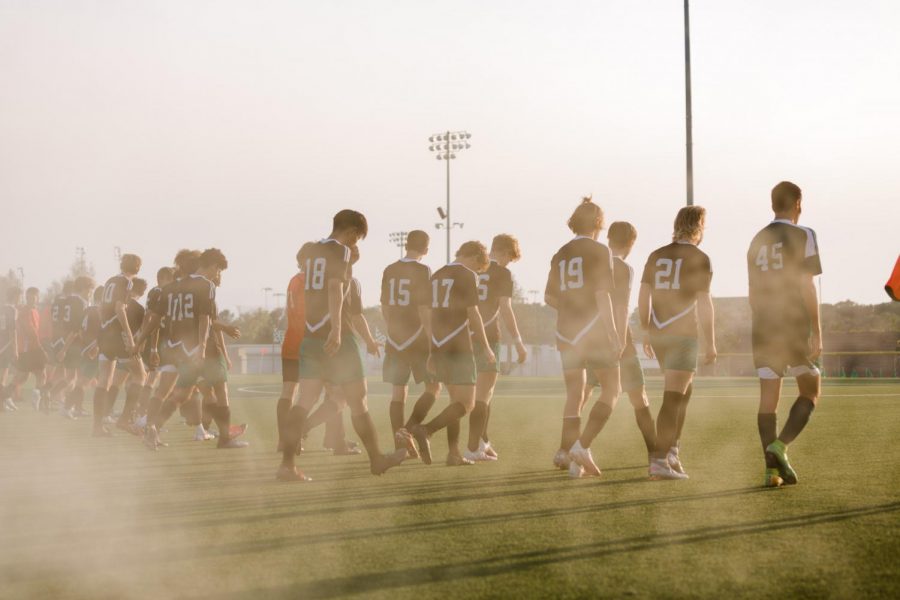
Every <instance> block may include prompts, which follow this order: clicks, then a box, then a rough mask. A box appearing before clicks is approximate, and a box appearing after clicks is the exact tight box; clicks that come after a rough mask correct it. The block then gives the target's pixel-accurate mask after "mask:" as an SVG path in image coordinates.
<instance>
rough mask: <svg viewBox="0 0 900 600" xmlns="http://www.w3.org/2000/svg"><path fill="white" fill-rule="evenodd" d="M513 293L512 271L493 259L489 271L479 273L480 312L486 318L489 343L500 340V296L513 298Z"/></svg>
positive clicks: (485, 331)
mask: <svg viewBox="0 0 900 600" xmlns="http://www.w3.org/2000/svg"><path fill="white" fill-rule="evenodd" d="M512 294H513V280H512V273H510V272H509V269H507V268H506V267H501V266H500V264H499V263H497V262H496V261H493V260H492V261H491V264H490V266H488V269H487V271H485V272H484V273H479V274H478V312H480V313H481V318H482V319H483V320H484V333H485V334H486V335H487V341H488V344H491V345H493V344H496V343H497V342H499V341H500V298H511V297H512Z"/></svg>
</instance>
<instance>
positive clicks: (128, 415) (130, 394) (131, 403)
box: [119, 383, 144, 424]
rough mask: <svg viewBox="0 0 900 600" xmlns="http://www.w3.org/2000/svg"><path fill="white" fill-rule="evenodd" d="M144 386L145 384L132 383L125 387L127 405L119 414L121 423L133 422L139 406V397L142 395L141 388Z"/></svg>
mask: <svg viewBox="0 0 900 600" xmlns="http://www.w3.org/2000/svg"><path fill="white" fill-rule="evenodd" d="M143 387H144V386H142V385H141V384H139V383H132V384H130V385H129V386H128V387H127V388H125V407H124V408H123V409H122V414H121V415H120V416H119V423H122V424H127V423H131V421H132V420H133V417H134V410H135V408H137V404H138V397H139V396H140V395H141V389H142V388H143Z"/></svg>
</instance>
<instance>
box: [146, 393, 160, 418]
mask: <svg viewBox="0 0 900 600" xmlns="http://www.w3.org/2000/svg"><path fill="white" fill-rule="evenodd" d="M162 405H163V399H162V398H161V397H160V396H159V395H157V394H154V395H153V396H150V402H148V403H147V423H148V424H150V423H153V422H155V420H156V417H157V415H159V409H160V408H162Z"/></svg>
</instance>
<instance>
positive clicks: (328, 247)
mask: <svg viewBox="0 0 900 600" xmlns="http://www.w3.org/2000/svg"><path fill="white" fill-rule="evenodd" d="M304 273H306V282H305V283H306V286H305V289H304V292H303V296H304V301H305V303H306V335H309V336H311V337H314V338H326V337H328V334H329V333H330V332H331V323H330V322H329V321H330V319H331V315H329V313H328V282H329V281H333V280H338V281H340V282H341V284H342V285H343V287H342V292H343V291H345V288H346V285H347V283H348V282H349V280H350V248H348V247H347V246H345V245H343V244H341V243H340V242H338V241H337V240H332V239H326V240H322V241H320V242H317V243H316V244H315V245H314V246H313V247H312V249H311V250H310V251H309V253H308V254H307V257H306V263H305V264H304ZM342 333H343V331H342Z"/></svg>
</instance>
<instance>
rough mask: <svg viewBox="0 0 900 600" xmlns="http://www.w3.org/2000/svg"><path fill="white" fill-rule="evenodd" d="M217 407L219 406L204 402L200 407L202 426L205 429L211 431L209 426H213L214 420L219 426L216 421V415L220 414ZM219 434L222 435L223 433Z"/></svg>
mask: <svg viewBox="0 0 900 600" xmlns="http://www.w3.org/2000/svg"><path fill="white" fill-rule="evenodd" d="M216 406H218V405H216V404H212V403H208V402H204V403H203V405H202V406H201V407H200V424H201V425H203V429H209V426H210V425H212V422H213V421H214V420H215V421H216V425H218V424H219V421H218V420H216V414H217V413H218V412H219V411H217V410H216ZM229 411H230V409H229ZM230 414H231V413H230V412H229V415H230ZM219 433H221V431H220V432H219Z"/></svg>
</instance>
